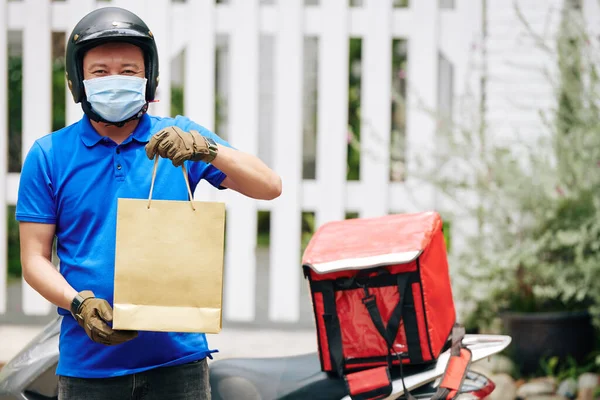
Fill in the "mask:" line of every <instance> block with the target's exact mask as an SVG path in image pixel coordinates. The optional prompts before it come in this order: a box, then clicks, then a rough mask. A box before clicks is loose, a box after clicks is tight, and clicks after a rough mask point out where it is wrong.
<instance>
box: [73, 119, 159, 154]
mask: <svg viewBox="0 0 600 400" xmlns="http://www.w3.org/2000/svg"><path fill="white" fill-rule="evenodd" d="M81 124H82V127H81V128H82V129H81V134H80V136H81V140H82V141H83V144H85V145H86V146H87V147H93V146H95V145H97V144H98V143H100V141H101V140H102V139H103V138H104V136H102V135H100V134H99V133H98V132H96V130H95V129H94V127H93V126H92V124H91V122H90V119H89V118H88V116H87V115H84V116H83V118H82V121H81ZM132 140H135V141H137V142H139V143H148V141H149V140H150V117H149V116H148V114H144V115H142V117H141V118H140V122H139V123H138V124H137V126H136V128H135V130H134V131H133V133H132V134H131V135H129V137H128V138H127V139H125V141H124V142H123V143H124V144H126V143H129V142H130V141H132Z"/></svg>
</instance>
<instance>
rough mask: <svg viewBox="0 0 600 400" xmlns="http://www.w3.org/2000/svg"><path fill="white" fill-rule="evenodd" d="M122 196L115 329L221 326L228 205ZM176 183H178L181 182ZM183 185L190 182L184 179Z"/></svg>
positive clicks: (205, 329) (175, 329) (182, 329)
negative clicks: (125, 197) (226, 210)
mask: <svg viewBox="0 0 600 400" xmlns="http://www.w3.org/2000/svg"><path fill="white" fill-rule="evenodd" d="M157 165H158V156H157V158H156V159H155V162H154V171H153V173H152V184H151V186H150V195H149V198H148V199H147V200H146V199H123V198H121V199H119V200H118V209H117V241H116V255H115V288H114V307H113V308H114V313H113V328H114V329H124V330H140V331H163V332H203V333H219V332H220V331H221V327H222V325H221V319H222V298H223V262H224V236H225V204H224V203H220V202H199V201H193V200H192V199H193V196H192V193H191V190H190V186H189V183H188V178H187V172H186V170H185V166H182V170H183V177H184V179H185V184H186V185H187V189H188V194H189V196H190V199H189V201H174V200H152V190H153V188H154V180H155V177H156V168H157ZM173 184H177V183H176V182H173ZM181 184H183V182H181Z"/></svg>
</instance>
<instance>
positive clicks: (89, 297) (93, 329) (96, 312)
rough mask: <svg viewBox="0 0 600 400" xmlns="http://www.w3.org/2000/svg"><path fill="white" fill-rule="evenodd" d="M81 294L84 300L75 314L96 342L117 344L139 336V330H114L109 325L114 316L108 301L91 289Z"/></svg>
mask: <svg viewBox="0 0 600 400" xmlns="http://www.w3.org/2000/svg"><path fill="white" fill-rule="evenodd" d="M79 295H81V297H83V298H84V300H83V302H82V303H81V305H80V306H79V309H78V310H77V312H76V314H75V319H76V320H77V322H78V323H79V325H81V326H82V327H83V329H85V333H87V335H88V336H89V337H90V339H92V340H93V341H94V342H97V343H101V344H105V345H115V344H121V343H124V342H127V341H129V340H131V339H134V338H136V337H137V335H138V333H137V331H122V330H114V329H112V328H111V327H110V326H109V325H108V323H109V322H112V318H113V313H112V308H111V307H110V304H108V301H106V300H104V299H99V298H97V297H94V293H93V292H91V291H89V290H84V291H82V292H80V293H79Z"/></svg>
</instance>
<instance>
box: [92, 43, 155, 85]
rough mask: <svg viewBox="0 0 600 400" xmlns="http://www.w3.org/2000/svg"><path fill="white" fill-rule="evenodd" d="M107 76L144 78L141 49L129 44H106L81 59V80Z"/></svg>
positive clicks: (95, 48)
mask: <svg viewBox="0 0 600 400" xmlns="http://www.w3.org/2000/svg"><path fill="white" fill-rule="evenodd" d="M109 75H127V76H137V77H139V78H144V77H145V68H144V54H143V53H142V49H140V48H139V47H137V46H134V45H132V44H129V43H118V42H115V43H106V44H103V45H100V46H97V47H94V48H93V49H91V50H89V51H88V52H87V53H86V54H85V56H84V57H83V79H94V78H100V77H103V76H109Z"/></svg>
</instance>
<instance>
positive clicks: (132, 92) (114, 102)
mask: <svg viewBox="0 0 600 400" xmlns="http://www.w3.org/2000/svg"><path fill="white" fill-rule="evenodd" d="M146 81H147V79H146V78H138V77H136V76H125V75H110V76H103V77H101V78H93V79H87V80H84V81H83V86H84V87H85V94H86V96H87V100H88V101H89V102H90V104H91V105H92V110H94V112H95V113H96V114H98V115H99V116H101V117H102V118H104V119H105V120H107V121H109V122H121V121H125V120H126V119H128V118H130V117H132V116H134V115H135V114H137V113H138V112H140V110H141V109H142V107H143V106H144V105H145V104H146Z"/></svg>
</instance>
